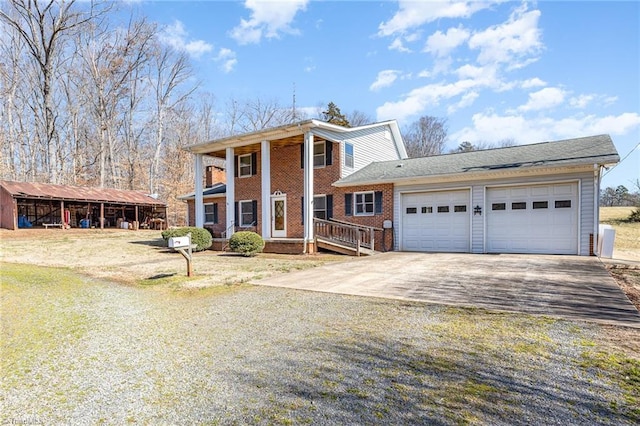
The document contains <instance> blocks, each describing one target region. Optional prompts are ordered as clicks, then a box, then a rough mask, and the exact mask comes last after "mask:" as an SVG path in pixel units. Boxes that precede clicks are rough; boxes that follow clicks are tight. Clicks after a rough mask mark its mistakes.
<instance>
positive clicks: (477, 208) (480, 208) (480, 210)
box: [473, 206, 482, 216]
mask: <svg viewBox="0 0 640 426" xmlns="http://www.w3.org/2000/svg"><path fill="white" fill-rule="evenodd" d="M477 214H478V215H480V216H482V207H480V206H475V207H474V208H473V215H474V216H475V215H477Z"/></svg>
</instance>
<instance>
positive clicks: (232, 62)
mask: <svg viewBox="0 0 640 426" xmlns="http://www.w3.org/2000/svg"><path fill="white" fill-rule="evenodd" d="M214 60H215V61H216V62H220V63H221V64H220V69H221V70H222V71H224V72H225V73H227V74H228V73H230V72H231V71H233V68H234V67H235V66H236V64H237V63H238V60H237V59H236V52H234V51H233V50H231V49H227V48H224V47H223V48H222V49H220V51H219V52H218V55H217V56H216V57H215V58H214Z"/></svg>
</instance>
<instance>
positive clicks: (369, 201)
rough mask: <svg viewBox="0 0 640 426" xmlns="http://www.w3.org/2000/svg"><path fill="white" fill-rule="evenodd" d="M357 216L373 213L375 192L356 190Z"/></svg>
mask: <svg viewBox="0 0 640 426" xmlns="http://www.w3.org/2000/svg"><path fill="white" fill-rule="evenodd" d="M354 195H355V196H356V200H355V208H356V209H355V210H356V216H371V215H373V192H356V193H355V194H354Z"/></svg>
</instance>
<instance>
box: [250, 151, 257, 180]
mask: <svg viewBox="0 0 640 426" xmlns="http://www.w3.org/2000/svg"><path fill="white" fill-rule="evenodd" d="M257 174H258V153H257V152H254V153H252V154H251V176H254V175H257Z"/></svg>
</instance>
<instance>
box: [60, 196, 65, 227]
mask: <svg viewBox="0 0 640 426" xmlns="http://www.w3.org/2000/svg"><path fill="white" fill-rule="evenodd" d="M60 223H62V228H63V229H64V227H65V223H64V201H60Z"/></svg>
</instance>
